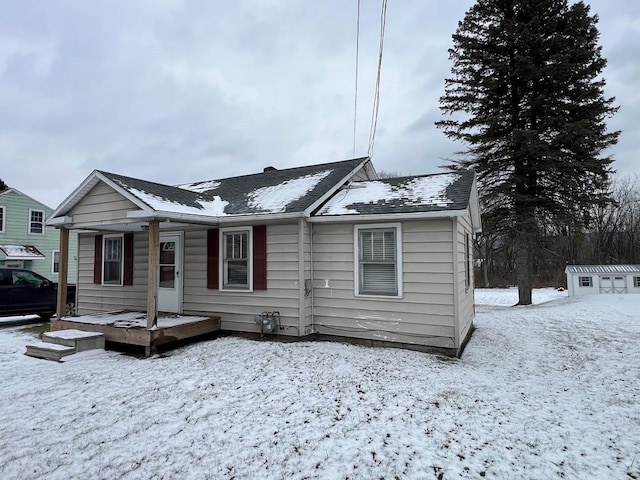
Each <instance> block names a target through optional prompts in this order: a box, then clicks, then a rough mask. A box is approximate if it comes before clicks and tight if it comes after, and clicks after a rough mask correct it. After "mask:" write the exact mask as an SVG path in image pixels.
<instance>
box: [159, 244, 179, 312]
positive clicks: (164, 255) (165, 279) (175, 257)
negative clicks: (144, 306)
mask: <svg viewBox="0 0 640 480" xmlns="http://www.w3.org/2000/svg"><path fill="white" fill-rule="evenodd" d="M158 258H159V264H160V265H159V269H160V270H159V277H160V278H159V285H158V310H159V311H160V312H172V313H182V277H183V276H182V234H180V233H171V234H169V233H162V234H160V252H159V255H158Z"/></svg>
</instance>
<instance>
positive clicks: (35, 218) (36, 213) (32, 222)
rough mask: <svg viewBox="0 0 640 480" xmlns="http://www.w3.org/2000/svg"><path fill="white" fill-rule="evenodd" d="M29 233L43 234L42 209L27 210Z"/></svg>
mask: <svg viewBox="0 0 640 480" xmlns="http://www.w3.org/2000/svg"><path fill="white" fill-rule="evenodd" d="M29 233H32V234H36V235H44V211H43V210H29Z"/></svg>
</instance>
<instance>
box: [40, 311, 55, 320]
mask: <svg viewBox="0 0 640 480" xmlns="http://www.w3.org/2000/svg"><path fill="white" fill-rule="evenodd" d="M52 315H53V313H39V314H38V316H39V317H40V319H41V320H42V321H44V322H48V321H49V320H51V316H52Z"/></svg>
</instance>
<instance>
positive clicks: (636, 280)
mask: <svg viewBox="0 0 640 480" xmlns="http://www.w3.org/2000/svg"><path fill="white" fill-rule="evenodd" d="M633 286H634V287H636V288H640V277H633Z"/></svg>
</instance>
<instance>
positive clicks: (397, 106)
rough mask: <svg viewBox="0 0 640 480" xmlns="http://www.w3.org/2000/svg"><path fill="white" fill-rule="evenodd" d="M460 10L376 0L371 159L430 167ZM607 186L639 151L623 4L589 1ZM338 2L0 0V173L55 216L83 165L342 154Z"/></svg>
mask: <svg viewBox="0 0 640 480" xmlns="http://www.w3.org/2000/svg"><path fill="white" fill-rule="evenodd" d="M473 3H474V2H473V1H472V0H450V1H442V0H441V1H437V2H428V1H425V0H401V1H400V0H388V9H387V28H386V34H385V50H384V59H383V67H382V80H381V82H382V83H381V90H380V113H379V119H378V130H377V134H376V141H375V147H374V150H373V162H374V165H375V166H376V168H377V169H378V170H385V171H393V172H400V173H402V174H421V173H433V172H436V171H438V166H439V165H442V164H443V163H445V159H447V158H451V157H452V155H453V152H455V151H457V150H460V149H461V148H463V146H462V145H456V144H454V143H452V142H450V141H449V140H447V139H446V137H445V136H444V134H443V133H442V132H441V131H440V130H436V128H435V127H434V125H433V123H434V121H435V120H437V119H439V118H440V112H439V109H438V99H439V97H440V96H441V95H442V94H443V92H444V78H445V77H446V76H448V75H449V72H450V67H451V64H450V62H449V59H448V54H447V49H448V48H449V47H450V46H451V34H452V33H453V32H454V31H455V28H456V26H457V22H458V21H459V20H461V19H462V18H463V16H464V14H465V12H466V11H467V10H468V9H469V7H470V6H471V5H472V4H473ZM587 3H589V4H590V5H591V6H592V13H597V14H598V15H599V16H600V24H599V29H600V32H601V45H602V46H603V52H604V53H603V54H604V56H605V57H606V58H607V59H608V61H609V64H608V67H607V69H606V71H605V78H606V79H607V91H606V94H607V95H608V96H615V97H616V98H617V104H618V105H620V107H621V108H620V111H619V113H618V114H617V115H616V117H615V118H614V119H613V120H611V121H610V122H609V125H610V129H612V130H613V129H621V130H622V135H621V137H620V142H619V144H618V145H617V146H616V147H615V148H614V149H613V150H612V153H613V155H614V157H615V159H616V162H615V163H614V168H615V169H617V170H618V172H619V173H620V174H624V175H630V174H635V172H637V171H638V167H636V165H637V161H638V155H639V154H640V89H639V88H638V83H639V80H638V79H639V78H640V2H639V1H637V0H593V1H591V2H587ZM356 5H357V3H356V0H351V1H348V0H323V1H312V0H236V1H217V0H193V1H192V0H135V1H134V0H110V1H106V0H105V1H98V0H95V1H86V0H75V1H74V0H48V1H41V0H21V1H17V0H0V154H1V157H0V165H1V166H2V168H1V169H0V178H2V179H3V180H4V181H5V182H6V183H7V184H9V185H10V186H12V187H15V188H17V189H19V190H21V191H23V192H25V193H26V194H28V195H31V196H33V197H35V198H36V199H38V200H40V201H41V202H43V203H45V204H47V205H49V206H51V207H56V206H57V205H58V204H59V203H60V202H61V201H62V200H64V198H65V197H66V196H67V195H69V194H70V193H71V192H72V191H73V189H75V188H76V187H77V186H78V185H79V184H80V183H81V182H82V180H84V179H85V178H86V177H87V176H88V175H89V174H90V173H91V171H92V170H94V169H101V170H107V171H111V172H115V173H120V174H123V175H129V176H133V177H138V178H143V179H147V180H152V181H157V182H161V183H168V184H177V183H182V182H190V181H198V180H209V179H215V178H222V177H228V176H234V175H242V174H248V173H256V172H259V171H262V168H263V167H265V166H267V165H272V166H275V167H277V168H287V167H294V166H301V165H310V164H315V163H324V162H330V161H335V160H343V159H348V158H352V157H353V119H354V62H355V38H356V37H355V26H356ZM380 6H381V1H380V0H361V27H360V28H361V35H360V70H359V93H358V117H357V124H358V129H357V135H356V151H355V154H356V156H364V155H366V153H367V146H368V140H369V127H370V123H371V109H372V105H373V90H374V84H375V74H376V65H377V52H378V42H379V30H380Z"/></svg>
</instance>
